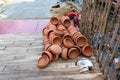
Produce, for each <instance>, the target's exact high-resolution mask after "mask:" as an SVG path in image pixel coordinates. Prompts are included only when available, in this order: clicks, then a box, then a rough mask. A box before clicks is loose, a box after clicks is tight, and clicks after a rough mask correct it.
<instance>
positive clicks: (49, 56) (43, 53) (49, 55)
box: [42, 51, 53, 62]
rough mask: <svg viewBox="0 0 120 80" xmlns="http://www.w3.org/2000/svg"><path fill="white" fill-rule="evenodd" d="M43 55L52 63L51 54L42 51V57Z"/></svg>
mask: <svg viewBox="0 0 120 80" xmlns="http://www.w3.org/2000/svg"><path fill="white" fill-rule="evenodd" d="M44 55H47V56H48V58H49V60H50V62H51V61H52V59H53V55H52V53H50V52H49V51H43V52H42V56H44Z"/></svg>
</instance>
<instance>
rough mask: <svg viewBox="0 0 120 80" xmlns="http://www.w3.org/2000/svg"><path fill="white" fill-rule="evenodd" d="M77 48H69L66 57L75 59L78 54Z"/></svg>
mask: <svg viewBox="0 0 120 80" xmlns="http://www.w3.org/2000/svg"><path fill="white" fill-rule="evenodd" d="M79 54H80V53H79V50H78V49H77V48H70V49H69V51H68V57H69V58H71V59H75V58H76V57H78V56H79Z"/></svg>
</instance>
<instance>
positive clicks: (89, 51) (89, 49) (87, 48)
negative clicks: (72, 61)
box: [82, 45, 93, 57]
mask: <svg viewBox="0 0 120 80" xmlns="http://www.w3.org/2000/svg"><path fill="white" fill-rule="evenodd" d="M82 54H83V55H84V56H87V57H90V56H92V54H93V48H92V46H90V45H85V46H84V47H83V48H82Z"/></svg>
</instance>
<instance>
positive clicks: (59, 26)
mask: <svg viewBox="0 0 120 80" xmlns="http://www.w3.org/2000/svg"><path fill="white" fill-rule="evenodd" d="M57 28H58V30H60V31H64V30H66V28H65V27H64V26H63V25H58V27H57Z"/></svg>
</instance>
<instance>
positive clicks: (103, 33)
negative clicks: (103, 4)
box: [97, 0, 112, 62]
mask: <svg viewBox="0 0 120 80" xmlns="http://www.w3.org/2000/svg"><path fill="white" fill-rule="evenodd" d="M111 6H112V1H111V0H109V6H108V10H107V13H106V16H105V19H104V20H103V21H104V22H103V30H102V39H101V42H100V46H99V49H98V56H97V62H98V61H99V57H100V51H101V49H102V43H103V40H104V36H105V32H106V28H107V23H108V17H109V13H110V9H111Z"/></svg>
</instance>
